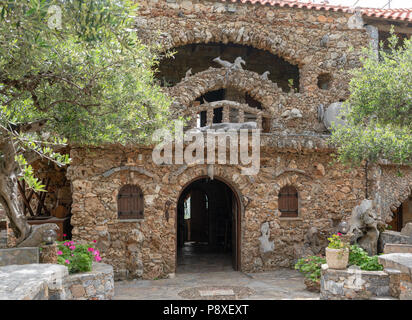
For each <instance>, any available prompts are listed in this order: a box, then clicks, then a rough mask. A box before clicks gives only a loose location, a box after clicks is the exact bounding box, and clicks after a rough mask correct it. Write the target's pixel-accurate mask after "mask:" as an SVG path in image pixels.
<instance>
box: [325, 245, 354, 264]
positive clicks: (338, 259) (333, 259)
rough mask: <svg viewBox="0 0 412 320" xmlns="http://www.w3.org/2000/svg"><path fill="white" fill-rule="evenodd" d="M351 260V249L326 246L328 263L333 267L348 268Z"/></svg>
mask: <svg viewBox="0 0 412 320" xmlns="http://www.w3.org/2000/svg"><path fill="white" fill-rule="evenodd" d="M348 261H349V249H348V248H345V249H331V248H326V263H327V264H328V267H329V268H331V269H346V266H347V265H348Z"/></svg>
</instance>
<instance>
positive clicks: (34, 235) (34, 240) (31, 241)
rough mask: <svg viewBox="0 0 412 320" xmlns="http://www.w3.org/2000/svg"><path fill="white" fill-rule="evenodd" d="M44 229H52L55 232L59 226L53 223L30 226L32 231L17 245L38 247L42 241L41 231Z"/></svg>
mask: <svg viewBox="0 0 412 320" xmlns="http://www.w3.org/2000/svg"><path fill="white" fill-rule="evenodd" d="M46 230H54V231H56V233H57V232H58V231H59V227H58V226H57V224H55V223H45V224H41V225H34V226H32V232H31V233H30V235H29V236H28V237H27V238H26V239H25V240H24V241H23V242H21V243H19V245H18V247H39V246H40V245H41V244H42V243H43V233H44V232H45V231H46Z"/></svg>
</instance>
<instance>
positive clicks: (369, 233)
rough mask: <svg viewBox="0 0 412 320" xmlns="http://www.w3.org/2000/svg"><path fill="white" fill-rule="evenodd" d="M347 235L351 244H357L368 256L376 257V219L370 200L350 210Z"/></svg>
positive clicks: (377, 231) (377, 235) (377, 232)
mask: <svg viewBox="0 0 412 320" xmlns="http://www.w3.org/2000/svg"><path fill="white" fill-rule="evenodd" d="M349 224H350V228H349V232H348V233H349V235H350V239H351V243H352V244H355V243H356V244H358V245H359V246H360V247H361V248H363V249H364V250H366V251H367V252H368V254H369V255H376V254H377V250H378V238H379V230H378V219H377V216H376V213H375V210H374V206H373V201H372V200H367V199H365V200H363V201H362V202H361V204H360V205H358V206H356V207H355V208H353V210H352V215H351V217H350V220H349Z"/></svg>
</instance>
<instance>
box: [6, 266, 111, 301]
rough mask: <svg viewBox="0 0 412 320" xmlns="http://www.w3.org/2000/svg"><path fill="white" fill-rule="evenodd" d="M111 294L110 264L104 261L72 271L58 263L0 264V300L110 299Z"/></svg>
mask: <svg viewBox="0 0 412 320" xmlns="http://www.w3.org/2000/svg"><path fill="white" fill-rule="evenodd" d="M113 295H114V280H113V267H112V266H110V265H107V264H104V263H93V270H92V271H91V272H85V273H78V274H72V275H69V272H68V269H67V267H65V266H63V265H60V264H38V263H36V264H25V265H9V266H4V267H0V300H110V299H112V297H113Z"/></svg>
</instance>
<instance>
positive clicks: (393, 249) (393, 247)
mask: <svg viewBox="0 0 412 320" xmlns="http://www.w3.org/2000/svg"><path fill="white" fill-rule="evenodd" d="M383 253H384V254H387V253H412V244H401V243H386V244H385V248H384V250H383Z"/></svg>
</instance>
